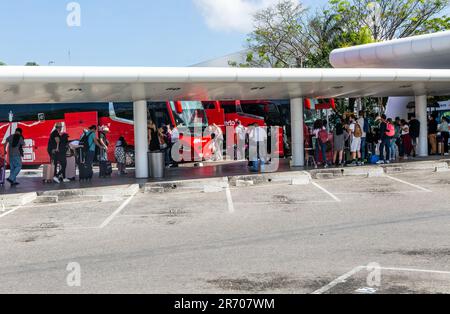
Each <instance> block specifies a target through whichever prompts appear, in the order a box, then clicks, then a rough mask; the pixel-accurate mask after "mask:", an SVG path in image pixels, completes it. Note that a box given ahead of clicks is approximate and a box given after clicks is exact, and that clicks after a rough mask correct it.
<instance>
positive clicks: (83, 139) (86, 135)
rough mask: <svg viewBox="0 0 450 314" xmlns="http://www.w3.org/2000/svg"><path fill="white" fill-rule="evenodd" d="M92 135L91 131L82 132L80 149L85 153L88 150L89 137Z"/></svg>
mask: <svg viewBox="0 0 450 314" xmlns="http://www.w3.org/2000/svg"><path fill="white" fill-rule="evenodd" d="M91 135H92V132H88V133H84V134H83V136H82V137H81V139H80V146H83V147H82V148H81V150H82V151H83V153H87V152H88V151H89V137H90V136H91Z"/></svg>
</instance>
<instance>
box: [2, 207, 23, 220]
mask: <svg viewBox="0 0 450 314" xmlns="http://www.w3.org/2000/svg"><path fill="white" fill-rule="evenodd" d="M20 208H22V205H19V206H16V207H14V208H13V209H11V210H9V211H7V212H4V213H3V214H1V215H0V218H3V217H6V216H8V215H9V214H12V213H14V212H15V211H17V210H19V209H20Z"/></svg>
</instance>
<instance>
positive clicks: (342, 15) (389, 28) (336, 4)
mask: <svg viewBox="0 0 450 314" xmlns="http://www.w3.org/2000/svg"><path fill="white" fill-rule="evenodd" d="M448 5H449V2H448V0H395V1H392V0H330V8H329V10H330V11H331V12H333V13H335V14H336V18H338V19H339V20H340V21H342V23H343V24H344V26H345V28H344V29H345V32H346V33H348V36H352V35H353V34H358V33H359V32H360V31H361V29H363V28H366V29H367V30H368V31H369V33H370V35H371V36H372V38H373V40H375V41H381V40H391V39H394V38H403V37H408V36H411V35H414V34H416V32H417V31H418V30H421V29H422V31H426V30H427V27H431V26H432V24H430V25H428V23H429V21H431V20H433V19H434V18H436V17H437V15H438V14H440V13H442V12H443V11H444V10H445V9H446V8H447V7H448Z"/></svg>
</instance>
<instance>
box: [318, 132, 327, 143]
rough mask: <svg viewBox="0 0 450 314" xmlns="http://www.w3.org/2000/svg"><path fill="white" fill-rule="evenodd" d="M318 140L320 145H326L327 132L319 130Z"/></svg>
mask: <svg viewBox="0 0 450 314" xmlns="http://www.w3.org/2000/svg"><path fill="white" fill-rule="evenodd" d="M318 135H319V140H320V142H321V143H322V144H325V143H328V132H327V130H323V129H322V130H320V131H319V134H318Z"/></svg>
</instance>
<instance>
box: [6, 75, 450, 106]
mask: <svg viewBox="0 0 450 314" xmlns="http://www.w3.org/2000/svg"><path fill="white" fill-rule="evenodd" d="M445 94H450V70H431V69H240V68H144V67H135V68H128V67H10V66H3V67H0V104H19V103H20V104H24V103H25V104H27V103H29V104H31V103H46V102H55V103H58V102H92V101H136V100H155V101H163V100H227V99H243V100H244V99H292V98H298V97H318V98H342V97H362V96H373V97H377V96H414V95H445Z"/></svg>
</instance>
